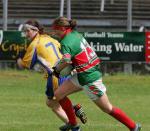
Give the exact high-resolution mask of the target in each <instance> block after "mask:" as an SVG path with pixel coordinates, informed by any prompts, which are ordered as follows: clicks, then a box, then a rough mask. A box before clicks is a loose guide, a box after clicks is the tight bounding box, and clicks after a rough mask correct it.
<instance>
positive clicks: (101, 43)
mask: <svg viewBox="0 0 150 131" xmlns="http://www.w3.org/2000/svg"><path fill="white" fill-rule="evenodd" d="M84 36H85V38H86V39H87V41H88V42H89V44H90V45H91V46H92V47H93V48H94V50H95V51H96V52H97V54H98V56H99V57H100V58H101V59H102V60H104V61H127V62H133V61H141V62H145V61H146V62H150V32H149V33H148V32H146V33H145V32H99V33H98V32H94V33H90V32H85V33H84Z"/></svg>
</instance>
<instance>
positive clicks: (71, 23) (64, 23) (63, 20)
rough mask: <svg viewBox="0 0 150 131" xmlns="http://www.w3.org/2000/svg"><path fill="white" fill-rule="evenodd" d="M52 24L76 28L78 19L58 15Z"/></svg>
mask: <svg viewBox="0 0 150 131" xmlns="http://www.w3.org/2000/svg"><path fill="white" fill-rule="evenodd" d="M52 25H54V26H62V27H70V28H71V29H74V28H75V27H76V26H77V21H76V20H74V19H72V20H69V19H67V18H66V17H58V18H56V19H55V20H54V22H53V23H52Z"/></svg>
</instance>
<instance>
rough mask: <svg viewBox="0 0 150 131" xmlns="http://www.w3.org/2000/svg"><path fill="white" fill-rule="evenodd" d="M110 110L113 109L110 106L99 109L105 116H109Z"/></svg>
mask: <svg viewBox="0 0 150 131" xmlns="http://www.w3.org/2000/svg"><path fill="white" fill-rule="evenodd" d="M112 109H113V107H112V105H111V104H110V105H109V106H106V107H103V108H101V110H102V111H103V112H105V113H107V114H110V113H111V112H112Z"/></svg>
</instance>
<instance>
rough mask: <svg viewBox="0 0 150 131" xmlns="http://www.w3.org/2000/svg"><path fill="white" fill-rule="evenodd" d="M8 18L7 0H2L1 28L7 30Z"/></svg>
mask: <svg viewBox="0 0 150 131" xmlns="http://www.w3.org/2000/svg"><path fill="white" fill-rule="evenodd" d="M7 20H8V0H3V30H4V31H6V30H7V24H8V23H7Z"/></svg>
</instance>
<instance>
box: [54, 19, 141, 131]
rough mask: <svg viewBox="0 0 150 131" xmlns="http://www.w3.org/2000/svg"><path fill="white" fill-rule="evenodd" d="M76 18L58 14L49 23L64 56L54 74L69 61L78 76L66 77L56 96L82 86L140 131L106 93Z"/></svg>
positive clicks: (103, 106) (134, 130) (104, 108)
mask: <svg viewBox="0 0 150 131" xmlns="http://www.w3.org/2000/svg"><path fill="white" fill-rule="evenodd" d="M75 27H76V21H75V20H68V19H67V18H65V17H59V18H57V19H55V20H54V22H53V24H52V29H53V32H55V35H56V36H57V37H59V38H60V40H61V41H60V43H61V49H62V53H63V58H62V60H61V62H60V63H59V64H58V65H57V66H56V67H55V68H54V74H55V75H56V76H58V75H59V73H60V72H61V70H62V69H63V68H64V67H66V66H67V65H69V64H72V65H73V67H74V68H75V69H76V71H77V77H76V76H75V75H74V76H73V77H72V79H71V80H68V81H65V82H64V83H63V84H62V85H61V86H60V88H58V89H57V90H56V91H55V97H56V99H57V100H60V99H62V98H63V97H64V96H66V95H68V94H70V93H73V92H74V91H76V88H75V87H74V85H78V86H80V85H81V86H82V88H83V89H84V91H85V92H86V93H87V95H88V96H89V97H90V98H91V99H92V101H93V102H94V103H95V104H96V105H97V106H98V107H99V108H100V109H101V110H102V111H104V112H105V113H107V114H109V115H110V116H112V117H114V118H115V119H116V120H118V121H120V122H121V123H122V124H124V125H125V126H126V127H128V128H129V130H130V131H139V130H140V129H141V126H140V125H139V124H136V123H135V122H134V121H133V120H132V119H131V118H129V117H128V116H127V115H126V114H125V113H124V112H123V111H122V110H121V109H119V108H117V107H115V106H113V105H112V104H111V103H110V101H109V99H108V97H107V94H106V87H105V85H104V84H103V82H102V74H101V72H100V68H99V64H100V60H99V58H98V57H97V55H96V53H95V52H94V51H93V49H92V48H91V47H90V46H89V44H88V42H87V41H86V40H85V38H84V37H83V36H82V35H81V34H79V33H78V32H77V31H76V30H74V28H75Z"/></svg>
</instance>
